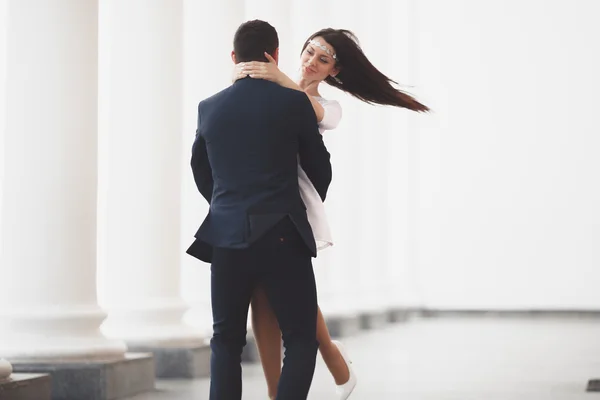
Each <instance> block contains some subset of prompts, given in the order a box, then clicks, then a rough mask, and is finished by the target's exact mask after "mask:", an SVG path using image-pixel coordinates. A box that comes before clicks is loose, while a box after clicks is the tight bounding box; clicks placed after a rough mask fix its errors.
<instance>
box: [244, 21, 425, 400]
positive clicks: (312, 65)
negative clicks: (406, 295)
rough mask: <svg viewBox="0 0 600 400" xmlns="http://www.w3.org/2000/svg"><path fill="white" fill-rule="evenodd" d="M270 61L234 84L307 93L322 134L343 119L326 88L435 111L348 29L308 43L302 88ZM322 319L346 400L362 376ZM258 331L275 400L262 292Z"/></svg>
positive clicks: (273, 336) (314, 200)
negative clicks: (250, 81)
mask: <svg viewBox="0 0 600 400" xmlns="http://www.w3.org/2000/svg"><path fill="white" fill-rule="evenodd" d="M265 59H266V60H267V62H259V61H252V62H246V63H240V64H237V65H236V67H235V70H234V80H237V79H240V78H245V77H247V76H250V77H251V78H255V79H266V80H270V81H273V82H275V83H277V84H279V85H281V86H285V87H288V88H290V89H295V90H299V91H303V92H305V93H306V95H307V96H308V98H309V100H310V101H311V103H312V105H313V108H314V110H315V114H316V116H317V121H318V122H319V130H320V132H321V134H323V132H325V131H326V130H331V129H335V128H336V127H337V125H338V124H339V122H340V120H341V117H342V109H341V106H340V104H339V103H338V102H337V101H335V100H327V99H324V98H323V97H321V95H320V94H319V85H320V84H321V83H322V82H326V83H327V84H329V85H331V86H334V87H336V88H338V89H340V90H342V91H344V92H347V93H349V94H351V95H352V96H354V97H356V98H358V99H360V100H361V101H363V102H365V103H368V104H380V105H388V106H395V107H400V108H406V109H409V110H412V111H416V112H426V111H429V109H428V108H427V106H425V105H423V104H421V103H420V102H419V101H417V100H415V99H414V98H413V97H412V96H410V95H409V94H407V93H405V92H403V91H401V90H399V89H397V88H396V87H395V86H394V85H393V84H396V82H395V81H393V80H391V79H390V78H388V77H387V76H385V75H384V74H382V73H381V72H380V71H379V70H378V69H377V68H375V66H373V64H371V62H370V61H369V59H368V58H367V57H366V56H365V54H364V53H363V51H362V49H361V48H360V45H359V43H358V39H357V38H356V36H355V35H354V34H353V33H352V32H351V31H348V30H345V29H332V28H327V29H323V30H320V31H318V32H315V33H314V34H312V35H311V36H310V37H309V38H308V39H307V40H306V42H305V43H304V46H303V47H302V53H301V56H300V61H301V76H300V77H299V79H298V81H297V82H295V81H294V80H292V79H290V78H289V77H288V76H287V75H285V74H284V73H283V72H281V71H280V70H279V68H278V67H277V62H276V61H275V60H274V59H273V58H272V57H271V56H270V55H269V54H267V53H265ZM298 183H299V188H300V194H301V196H302V199H303V201H304V203H305V205H306V208H307V210H306V211H307V214H308V220H309V222H310V224H311V227H312V230H313V234H314V236H315V241H316V242H317V249H319V250H322V249H324V248H326V247H328V246H330V245H332V244H333V241H332V239H331V235H330V232H329V225H328V224H327V217H326V215H325V209H324V206H323V202H322V201H321V198H320V197H319V195H318V193H317V192H316V190H315V189H314V187H313V185H312V183H311V182H310V180H309V179H308V177H307V176H306V174H305V173H304V171H303V170H302V168H299V169H298ZM317 318H318V319H317V340H318V341H319V351H320V352H321V355H322V357H323V360H324V361H325V364H326V365H327V368H328V369H329V371H330V372H331V374H332V375H333V378H334V380H335V383H336V385H337V386H336V393H337V396H338V399H340V400H345V399H347V398H348V396H350V394H351V393H352V391H353V390H354V387H355V386H356V376H355V374H354V371H353V370H352V366H351V362H350V360H349V359H348V356H347V354H346V352H345V349H344V348H343V346H342V345H341V343H339V342H338V341H334V340H332V339H331V337H330V335H329V331H328V329H327V325H326V324H325V319H324V318H323V314H322V313H321V310H320V309H319V310H318V316H317ZM252 330H253V332H254V337H255V339H256V344H257V347H258V351H259V354H260V360H261V363H262V366H263V370H264V373H265V377H266V380H267V386H268V390H269V397H270V398H271V399H274V398H275V397H276V395H277V385H278V383H279V377H280V375H281V331H280V330H279V325H278V323H277V319H276V318H275V314H274V312H273V310H272V308H271V306H270V305H269V302H268V300H267V297H266V295H265V293H264V291H262V290H260V289H259V290H257V291H256V292H255V293H254V295H253V298H252Z"/></svg>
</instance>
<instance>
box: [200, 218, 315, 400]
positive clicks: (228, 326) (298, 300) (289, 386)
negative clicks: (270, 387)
mask: <svg viewBox="0 0 600 400" xmlns="http://www.w3.org/2000/svg"><path fill="white" fill-rule="evenodd" d="M257 285H262V286H263V287H264V289H265V292H266V294H267V297H268V299H269V302H270V304H271V307H273V311H274V312H275V315H276V316H277V320H278V322H279V327H280V328H281V332H282V335H283V343H284V346H285V357H284V361H283V369H282V373H281V379H280V381H279V386H278V392H277V399H278V400H296V399H297V400H305V399H306V398H307V396H308V391H309V389H310V385H311V383H312V379H313V375H314V370H315V362H316V356H317V350H318V347H319V344H318V342H317V289H316V286H315V276H314V272H313V268H312V262H311V256H310V252H309V250H308V248H307V246H306V245H305V244H304V242H303V241H302V238H301V237H300V235H299V234H298V232H297V230H296V228H295V227H294V225H293V224H292V222H291V221H290V220H289V219H288V218H285V219H284V220H282V221H281V222H279V223H278V224H277V225H276V226H275V227H274V228H272V229H271V230H270V231H269V232H267V233H266V234H265V235H264V236H263V237H261V238H260V239H258V240H257V241H256V242H255V243H254V244H252V246H251V247H249V248H247V249H223V248H215V249H214V253H213V260H212V265H211V297H212V312H213V337H212V340H211V344H210V345H211V350H212V356H211V364H210V367H211V382H210V400H240V399H241V398H242V369H241V354H242V349H243V347H244V345H245V344H246V326H247V319H248V307H249V305H250V299H251V297H252V293H253V291H254V289H255V288H256V287H257Z"/></svg>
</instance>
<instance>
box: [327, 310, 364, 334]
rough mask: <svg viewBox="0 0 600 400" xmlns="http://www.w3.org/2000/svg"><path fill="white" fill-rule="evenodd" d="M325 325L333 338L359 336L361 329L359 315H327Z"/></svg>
mask: <svg viewBox="0 0 600 400" xmlns="http://www.w3.org/2000/svg"><path fill="white" fill-rule="evenodd" d="M325 323H326V324H327V329H328V330H329V335H330V336H331V337H332V338H343V337H348V336H352V335H355V334H357V333H358V332H360V329H361V322H360V317H359V315H358V314H345V315H344V314H340V315H336V314H333V315H326V316H325Z"/></svg>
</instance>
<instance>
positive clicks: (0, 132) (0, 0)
mask: <svg viewBox="0 0 600 400" xmlns="http://www.w3.org/2000/svg"><path fill="white" fill-rule="evenodd" d="M7 5H8V3H7V1H6V0H0V160H3V159H4V134H5V128H6V108H5V107H6V55H7V54H6V31H7V25H8V18H7V17H8V16H7V13H8V7H7ZM3 178H4V163H0V210H2V197H3V196H2V189H3ZM1 227H2V213H1V212H0V243H2V230H3V229H1ZM1 252H2V247H1V246H0V263H1V262H2V253H1ZM0 269H1V264H0ZM11 373H12V365H10V363H9V362H8V361H6V360H4V359H2V358H0V381H2V380H3V379H6V378H8V377H9V376H10V374H11Z"/></svg>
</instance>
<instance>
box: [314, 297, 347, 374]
mask: <svg viewBox="0 0 600 400" xmlns="http://www.w3.org/2000/svg"><path fill="white" fill-rule="evenodd" d="M317 340H318V341H319V351H320V352H321V356H322V357H323V361H325V364H326V365H327V368H328V369H329V372H331V375H333V379H334V380H335V384H336V385H343V384H344V383H346V382H348V379H350V370H349V369H348V365H346V361H344V358H343V357H342V353H341V352H340V350H339V348H338V347H337V346H336V345H335V344H334V343H333V342H332V341H331V336H329V330H328V329H327V325H326V324H325V318H323V314H322V313H321V308H319V310H318V314H317Z"/></svg>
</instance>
